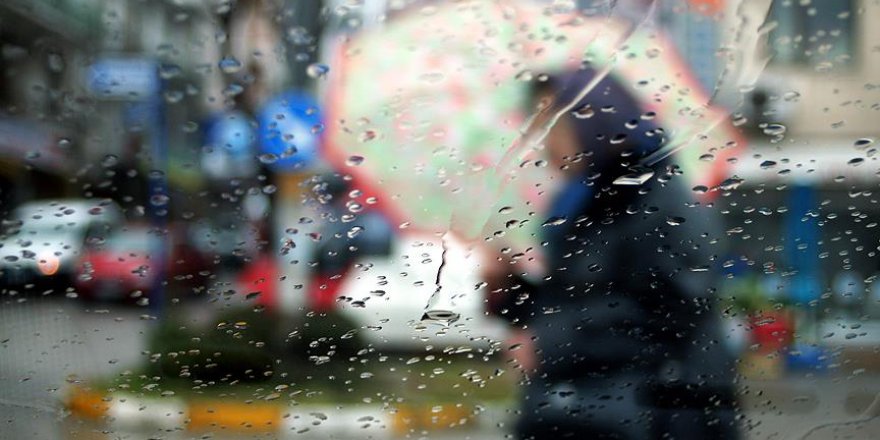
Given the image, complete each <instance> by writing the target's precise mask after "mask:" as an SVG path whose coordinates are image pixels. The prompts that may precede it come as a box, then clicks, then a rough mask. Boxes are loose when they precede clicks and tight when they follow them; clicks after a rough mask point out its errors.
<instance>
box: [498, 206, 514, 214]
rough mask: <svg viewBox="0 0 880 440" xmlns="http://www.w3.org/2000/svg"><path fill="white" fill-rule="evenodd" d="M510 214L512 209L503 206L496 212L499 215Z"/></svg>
mask: <svg viewBox="0 0 880 440" xmlns="http://www.w3.org/2000/svg"><path fill="white" fill-rule="evenodd" d="M511 212H513V208H512V207H510V206H504V207H502V208H501V209H499V210H498V213H499V214H510V213H511Z"/></svg>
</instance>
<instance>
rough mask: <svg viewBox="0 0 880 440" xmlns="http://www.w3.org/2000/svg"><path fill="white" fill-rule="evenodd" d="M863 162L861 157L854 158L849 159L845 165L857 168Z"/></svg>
mask: <svg viewBox="0 0 880 440" xmlns="http://www.w3.org/2000/svg"><path fill="white" fill-rule="evenodd" d="M864 161H865V159H864V158H862V157H854V158H852V159H850V160H849V162H847V163H846V164H847V165H850V166H854V167H857V166H859V165H861V164H862V163H863V162H864Z"/></svg>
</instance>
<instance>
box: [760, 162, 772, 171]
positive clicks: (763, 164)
mask: <svg viewBox="0 0 880 440" xmlns="http://www.w3.org/2000/svg"><path fill="white" fill-rule="evenodd" d="M775 166H776V162H774V161H772V160H765V161H763V162H761V165H760V167H761V169H762V170H769V169H770V168H773V167H775Z"/></svg>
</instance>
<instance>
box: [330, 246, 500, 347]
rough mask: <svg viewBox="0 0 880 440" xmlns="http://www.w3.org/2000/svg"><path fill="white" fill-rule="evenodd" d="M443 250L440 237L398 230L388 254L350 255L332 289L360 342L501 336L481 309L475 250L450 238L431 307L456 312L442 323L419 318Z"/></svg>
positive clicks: (452, 343) (485, 341)
mask: <svg viewBox="0 0 880 440" xmlns="http://www.w3.org/2000/svg"><path fill="white" fill-rule="evenodd" d="M442 252H443V247H442V241H441V240H440V238H436V237H432V236H413V235H409V236H402V237H400V236H398V237H396V238H395V239H394V240H393V244H392V248H391V252H390V254H389V255H388V256H365V257H362V258H360V259H358V260H356V262H355V265H354V268H353V269H352V270H350V271H349V272H348V273H347V274H346V276H345V279H344V280H343V281H342V283H341V285H340V288H339V291H338V294H339V295H340V296H342V297H344V300H343V301H341V302H339V307H340V311H341V313H343V314H344V315H345V316H347V317H348V318H349V319H351V320H353V321H354V322H355V323H357V324H358V325H359V327H361V328H365V329H366V330H365V331H363V332H362V333H361V334H362V336H363V337H364V338H365V340H366V342H369V343H372V344H373V345H374V346H381V347H384V348H398V349H414V348H415V349H424V348H426V347H428V346H432V347H433V348H434V349H437V350H443V349H450V348H451V349H453V350H455V349H463V350H467V349H471V348H477V347H480V348H488V347H489V346H490V345H492V343H493V342H497V341H502V340H503V338H504V337H505V332H506V325H505V324H504V323H503V322H502V321H500V320H499V319H498V318H495V317H492V316H488V315H487V314H486V304H485V295H486V291H485V290H486V289H485V287H483V284H482V283H481V279H480V276H479V266H478V263H479V255H477V254H476V253H474V252H472V251H471V250H469V249H468V248H467V247H466V246H465V245H463V244H462V243H461V242H459V241H456V240H450V241H449V242H448V252H447V255H446V264H445V266H444V268H443V271H444V273H443V276H441V278H440V280H441V285H442V291H441V293H440V296H441V300H440V302H439V304H436V306H437V307H440V308H443V309H447V310H450V311H452V312H454V313H456V314H459V315H460V316H459V318H458V319H457V320H456V321H454V322H451V323H449V324H448V325H444V323H441V322H436V321H431V320H423V319H422V318H423V315H424V314H425V311H426V306H427V305H428V302H429V300H430V299H431V296H432V295H433V294H434V291H435V290H436V280H437V271H438V269H439V268H440V263H441V255H442Z"/></svg>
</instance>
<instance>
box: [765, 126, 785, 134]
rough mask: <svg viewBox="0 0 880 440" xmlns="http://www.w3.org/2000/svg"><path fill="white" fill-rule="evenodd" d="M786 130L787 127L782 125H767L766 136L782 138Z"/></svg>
mask: <svg viewBox="0 0 880 440" xmlns="http://www.w3.org/2000/svg"><path fill="white" fill-rule="evenodd" d="M786 130H787V129H786V127H785V126H784V125H782V124H767V126H766V127H764V134H766V135H768V136H782V135H783V134H785V131H786Z"/></svg>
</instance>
